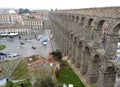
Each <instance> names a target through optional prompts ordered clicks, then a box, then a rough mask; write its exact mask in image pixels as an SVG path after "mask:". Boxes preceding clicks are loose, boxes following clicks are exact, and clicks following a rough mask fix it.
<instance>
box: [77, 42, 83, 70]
mask: <svg viewBox="0 0 120 87" xmlns="http://www.w3.org/2000/svg"><path fill="white" fill-rule="evenodd" d="M82 51H83V43H82V41H79V42H78V56H77V62H76V63H77V67H78V68H80V66H81V57H82Z"/></svg>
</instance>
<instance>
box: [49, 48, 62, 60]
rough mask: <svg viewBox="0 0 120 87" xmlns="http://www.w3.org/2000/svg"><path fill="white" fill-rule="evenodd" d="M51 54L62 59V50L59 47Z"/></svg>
mask: <svg viewBox="0 0 120 87" xmlns="http://www.w3.org/2000/svg"><path fill="white" fill-rule="evenodd" d="M51 54H52V55H53V56H55V57H57V58H58V59H59V60H61V59H62V52H60V50H58V49H57V50H56V51H53V52H51Z"/></svg>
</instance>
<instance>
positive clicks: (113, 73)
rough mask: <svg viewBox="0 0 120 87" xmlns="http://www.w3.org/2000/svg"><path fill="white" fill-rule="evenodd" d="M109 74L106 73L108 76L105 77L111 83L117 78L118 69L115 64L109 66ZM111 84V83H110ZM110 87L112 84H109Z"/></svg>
mask: <svg viewBox="0 0 120 87" xmlns="http://www.w3.org/2000/svg"><path fill="white" fill-rule="evenodd" d="M106 71H107V74H106V77H105V79H106V80H107V81H108V82H110V83H113V84H114V83H115V79H116V71H115V67H113V66H109V67H107V70H106ZM108 85H109V84H108ZM108 87H110V86H108Z"/></svg>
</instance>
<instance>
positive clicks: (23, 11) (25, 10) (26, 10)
mask: <svg viewBox="0 0 120 87" xmlns="http://www.w3.org/2000/svg"><path fill="white" fill-rule="evenodd" d="M18 13H19V14H23V13H30V10H29V9H23V8H20V9H19V12H18Z"/></svg>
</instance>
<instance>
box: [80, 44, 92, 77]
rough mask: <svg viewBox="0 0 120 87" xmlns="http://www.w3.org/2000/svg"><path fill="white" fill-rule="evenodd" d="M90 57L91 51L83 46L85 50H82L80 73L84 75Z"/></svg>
mask: <svg viewBox="0 0 120 87" xmlns="http://www.w3.org/2000/svg"><path fill="white" fill-rule="evenodd" d="M90 59H91V51H90V48H89V47H88V46H86V47H85V50H84V52H83V57H82V59H81V64H82V65H81V75H85V74H87V72H88V63H89V60H90Z"/></svg>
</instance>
